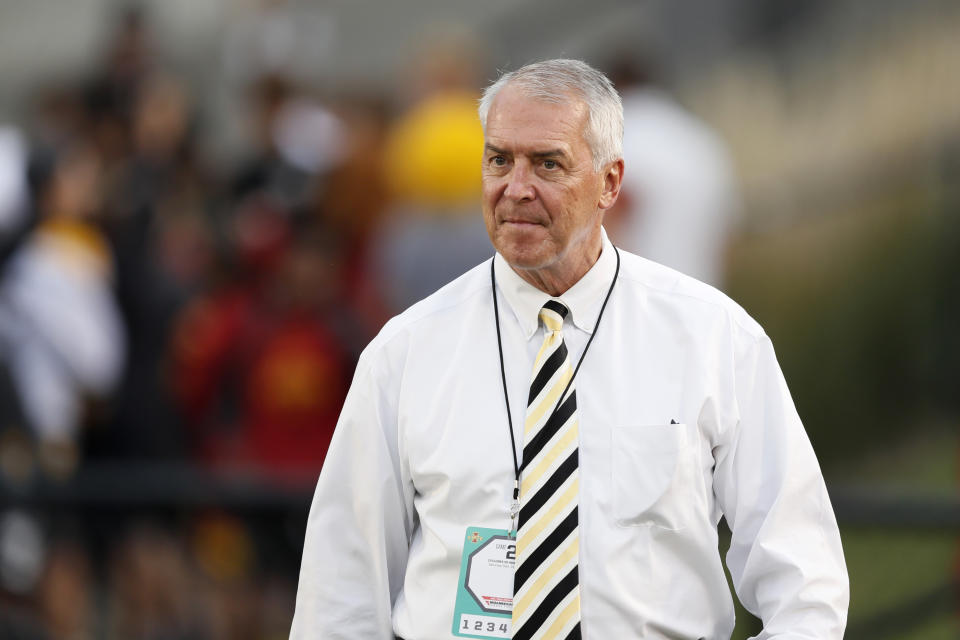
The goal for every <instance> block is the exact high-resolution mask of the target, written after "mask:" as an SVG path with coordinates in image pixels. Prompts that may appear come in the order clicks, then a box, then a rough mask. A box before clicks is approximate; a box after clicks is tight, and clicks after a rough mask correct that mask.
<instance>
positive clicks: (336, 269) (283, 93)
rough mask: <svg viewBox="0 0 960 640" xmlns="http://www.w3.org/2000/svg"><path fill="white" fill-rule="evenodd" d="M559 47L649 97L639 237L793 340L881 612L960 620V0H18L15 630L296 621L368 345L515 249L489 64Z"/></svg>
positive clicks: (237, 635)
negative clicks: (491, 185)
mask: <svg viewBox="0 0 960 640" xmlns="http://www.w3.org/2000/svg"><path fill="white" fill-rule="evenodd" d="M559 56H567V57H579V58H582V59H585V60H587V61H589V62H590V63H592V64H594V65H596V66H598V67H599V68H601V69H603V70H605V71H606V72H608V73H609V74H610V76H611V77H612V78H614V79H615V81H616V83H617V85H618V88H619V89H620V91H621V93H622V94H623V97H624V106H625V117H626V133H625V138H626V142H625V153H626V166H627V168H626V176H627V177H626V180H625V184H624V188H623V195H622V197H621V200H620V202H619V204H618V206H617V208H616V209H615V210H614V211H612V212H611V213H610V215H609V217H608V220H607V224H606V226H607V229H608V231H609V233H610V235H611V236H612V238H613V239H614V241H615V242H616V243H617V244H618V245H619V246H621V247H624V248H626V249H630V250H632V251H636V252H638V253H641V254H642V255H645V256H647V257H650V258H652V259H655V260H659V261H662V262H664V263H666V264H669V265H670V266H673V267H675V268H678V269H680V270H681V271H685V272H687V273H690V274H691V275H694V276H696V277H699V278H701V279H704V280H706V281H708V282H710V283H712V284H714V285H716V286H718V287H720V288H721V289H723V290H724V291H726V292H728V293H730V294H731V295H732V296H733V297H734V298H735V299H736V300H737V301H739V302H740V303H741V304H743V306H744V307H745V308H746V309H747V311H748V312H750V313H751V314H752V315H753V316H754V317H756V318H757V319H758V320H759V321H760V322H761V324H763V325H764V327H765V328H766V330H767V332H768V333H769V334H770V336H771V337H772V339H773V342H774V344H775V345H776V346H777V349H778V356H779V358H780V361H781V364H782V366H783V369H784V372H785V374H786V377H787V380H788V382H789V384H790V386H791V390H792V392H793V395H794V398H795V401H796V403H797V406H798V409H799V411H800V414H801V416H802V417H803V419H804V422H805V424H806V427H807V429H808V432H809V434H810V437H811V439H812V440H813V442H814V446H815V447H816V449H817V452H818V455H819V457H820V460H821V463H822V465H823V467H824V472H825V475H826V478H827V481H828V484H829V487H830V491H831V496H832V498H833V501H834V505H835V508H836V511H837V515H838V519H839V521H840V525H841V529H842V534H843V539H844V547H845V552H846V556H847V561H848V565H849V569H850V577H851V586H852V604H851V609H850V624H849V627H848V633H847V637H848V638H870V639H879V638H898V639H902V638H907V639H916V640H920V639H925V640H935V639H940V638H942V639H950V640H955V639H956V638H957V637H960V617H958V612H960V589H958V575H960V553H958V552H960V536H958V532H960V500H958V486H960V471H958V460H960V437H958V431H960V430H958V424H960V383H958V371H960V5H958V4H957V3H955V2H949V1H935V0H910V1H906V0H833V1H831V2H825V1H808V2H803V3H788V2H769V1H764V0H723V1H715V2H710V3H702V2H693V1H691V0H672V1H668V0H647V1H645V2H632V1H628V0H620V1H618V0H594V1H593V2H590V3H579V2H573V1H572V0H571V1H569V2H556V1H553V2H546V1H545V0H488V1H487V2H483V3H478V2H467V1H465V0H457V1H452V0H410V1H408V2H403V3H377V2H372V1H369V0H367V1H363V0H360V1H357V0H354V1H352V2H348V1H346V0H326V1H316V2H308V1H306V0H287V1H285V0H163V1H161V0H154V1H142V2H133V3H132V2H127V1H119V0H72V1H71V2H70V3H63V2H53V1H49V0H0V637H2V638H4V639H7V638H10V639H42V638H47V639H56V640H59V639H70V640H72V639H101V638H103V639H130V638H132V639H144V640H181V639H183V640H187V639H189V640H193V639H198V640H200V639H214V640H219V639H241V640H242V639H251V640H252V639H274V638H285V637H286V634H287V632H288V629H289V622H290V618H291V616H292V613H293V603H294V597H295V592H296V580H297V573H298V569H299V559H300V550H301V544H302V540H303V532H304V526H305V521H306V515H307V510H308V507H309V501H310V496H311V491H312V488H313V483H314V481H315V479H316V476H317V473H318V472H319V469H320V466H321V465H322V462H323V457H324V454H325V452H326V447H327V443H328V441H329V438H330V434H331V431H332V429H333V425H334V423H335V421H336V417H337V414H338V411H339V408H340V404H341V402H342V400H343V397H344V394H345V393H346V389H347V387H348V385H349V381H350V377H351V375H352V371H353V367H354V365H355V362H356V359H357V357H358V355H359V353H360V351H361V350H362V348H363V347H364V345H365V344H366V342H367V341H368V340H369V339H370V338H371V337H372V336H373V335H375V333H376V332H377V330H378V329H379V328H380V326H382V324H383V323H384V322H385V320H386V319H387V318H389V317H390V316H391V315H392V314H394V313H396V312H398V311H399V310H402V309H403V308H404V307H406V306H407V305H409V304H410V303H412V302H414V301H416V300H418V299H419V298H421V297H423V296H425V295H427V294H429V293H430V292H432V291H433V290H435V289H436V288H437V287H439V286H440V285H442V284H443V283H445V282H446V281H448V280H450V279H452V278H453V277H455V276H457V275H459V274H460V273H461V272H463V271H464V270H466V269H468V268H470V267H472V266H473V265H475V264H477V263H479V262H480V261H482V260H484V259H485V258H487V257H489V256H490V255H491V253H492V250H491V249H490V247H489V242H488V240H487V237H486V233H485V231H484V228H483V225H482V223H481V221H480V215H479V204H478V192H479V155H480V146H481V144H482V133H481V131H480V126H479V123H478V121H477V119H476V115H475V104H476V103H475V101H476V98H477V96H478V92H479V90H480V88H481V87H482V86H484V85H485V84H486V83H487V82H489V81H490V80H492V79H493V78H494V77H496V74H497V70H498V69H513V68H516V67H518V66H520V65H522V64H524V63H526V62H530V61H534V60H537V59H543V58H548V57H559ZM757 629H758V627H757V623H756V622H755V621H753V620H751V619H750V617H749V616H748V615H746V614H744V613H743V612H741V615H740V616H739V618H738V627H737V631H736V633H735V635H734V637H735V638H745V637H747V636H748V635H751V634H752V633H755V632H756V631H757Z"/></svg>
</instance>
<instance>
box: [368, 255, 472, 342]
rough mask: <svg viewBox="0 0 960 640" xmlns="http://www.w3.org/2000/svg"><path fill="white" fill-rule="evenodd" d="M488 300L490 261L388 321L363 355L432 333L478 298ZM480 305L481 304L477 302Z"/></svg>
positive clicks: (467, 311)
mask: <svg viewBox="0 0 960 640" xmlns="http://www.w3.org/2000/svg"><path fill="white" fill-rule="evenodd" d="M484 295H485V296H486V297H488V298H489V297H490V261H489V260H485V261H483V262H482V263H480V264H479V265H477V266H475V267H474V268H472V269H470V270H469V271H467V272H466V273H464V274H463V275H461V276H460V277H458V278H457V279H455V280H453V281H451V282H449V283H448V284H446V285H444V286H443V287H441V288H440V289H438V290H437V291H435V292H434V293H432V294H431V295H429V296H427V297H426V298H424V299H423V300H420V301H419V302H417V303H415V304H413V305H411V306H410V307H408V308H407V309H406V310H405V311H403V312H401V313H399V314H398V315H396V316H394V317H393V318H391V319H390V320H389V321H387V323H386V324H385V325H384V326H383V328H382V329H381V330H380V332H379V333H378V334H377V336H376V337H375V338H374V339H373V340H372V341H371V342H370V345H369V346H368V347H367V351H377V350H380V349H382V348H383V347H385V346H386V345H388V344H390V343H393V342H395V341H396V340H397V339H398V338H399V337H401V336H403V335H409V334H411V333H413V332H422V331H428V332H429V331H435V330H440V329H442V328H443V327H444V326H445V325H448V324H449V321H450V319H451V318H456V317H462V316H461V315H460V314H463V313H470V312H472V309H467V307H472V306H473V305H476V304H477V302H478V297H481V298H482V297H483V296H484ZM481 302H482V301H481Z"/></svg>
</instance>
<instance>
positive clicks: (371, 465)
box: [291, 60, 848, 640]
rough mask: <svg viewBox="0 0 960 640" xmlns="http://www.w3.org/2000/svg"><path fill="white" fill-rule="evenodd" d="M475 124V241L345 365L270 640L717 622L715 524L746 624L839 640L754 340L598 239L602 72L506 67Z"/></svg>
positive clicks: (801, 436) (838, 615) (833, 531)
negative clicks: (467, 257) (292, 585)
mask: <svg viewBox="0 0 960 640" xmlns="http://www.w3.org/2000/svg"><path fill="white" fill-rule="evenodd" d="M480 119H481V122H482V123H483V125H484V133H485V147H484V153H483V196H482V198H483V213H484V219H485V222H486V225H487V229H488V231H489V234H490V237H491V240H492V241H493V245H494V247H496V249H497V255H496V256H495V258H494V259H493V261H492V262H490V261H488V262H486V263H484V264H481V265H480V266H478V267H477V268H475V269H473V270H472V271H470V272H468V273H467V274H466V275H464V276H462V277H461V278H459V279H457V280H456V281H454V282H453V283H451V284H449V285H447V286H446V287H444V288H443V289H441V290H440V291H438V292H437V293H436V294H434V295H433V296H430V297H429V298H427V299H426V300H424V301H422V302H420V303H418V304H416V305H414V306H413V307H411V308H410V309H408V310H407V311H406V312H404V313H403V314H401V315H400V316H398V317H397V318H394V319H393V320H392V321H390V322H389V323H388V324H387V325H386V326H385V327H384V329H383V330H382V331H381V333H380V335H378V336H377V338H376V339H374V341H373V342H372V343H371V344H370V345H369V346H368V348H367V350H366V351H365V352H364V354H363V356H362V357H361V360H360V363H359V365H358V367H357V371H356V375H355V378H354V381H353V386H352V388H351V390H350V393H349V395H348V397H347V400H346V403H345V405H344V408H343V412H342V414H341V417H340V422H339V424H338V425H337V430H336V433H335V435H334V439H333V443H332V445H331V448H330V451H329V454H328V457H327V460H326V463H325V466H324V469H323V472H322V473H321V475H320V480H319V483H318V486H317V492H316V497H315V500H314V503H313V507H312V509H311V513H310V520H309V524H308V528H307V535H306V543H305V548H304V554H303V566H302V569H301V575H300V587H299V593H298V597H297V611H296V615H295V617H294V621H293V629H292V631H291V637H292V638H296V639H298V640H305V639H308V638H309V639H313V638H351V639H355V638H376V639H380V638H383V639H388V638H391V637H393V636H394V635H395V636H397V637H402V638H405V639H406V640H436V639H439V638H456V637H471V638H511V637H512V638H520V639H526V638H547V639H551V638H560V639H562V638H580V637H583V638H588V639H593V640H613V639H616V640H620V639H626V638H689V639H693V640H696V639H698V638H709V639H711V640H715V639H720V638H729V637H730V633H731V630H732V629H733V625H734V620H733V605H732V601H731V596H730V593H729V590H728V588H727V583H726V580H725V578H724V573H723V569H722V565H721V560H720V558H719V555H718V553H717V524H718V522H719V520H720V517H721V516H725V517H726V519H727V521H728V523H729V525H730V527H731V530H732V532H733V538H732V542H731V547H730V552H729V553H728V555H727V565H728V567H729V569H730V572H731V574H732V577H733V582H734V585H735V587H736V588H737V591H738V593H739V595H740V599H741V601H742V602H743V603H744V604H745V605H746V607H747V608H748V609H749V610H751V611H752V612H755V613H756V614H757V615H759V616H760V617H761V618H762V620H763V622H764V631H763V633H762V634H761V635H760V636H759V637H761V638H779V639H782V640H786V639H788V638H789V639H791V640H793V639H801V638H803V639H811V640H812V639H814V638H815V639H817V640H824V639H829V638H841V637H842V634H843V629H844V625H845V621H846V608H847V602H848V586H847V576H846V570H845V568H844V562H843V554H842V550H841V547H840V540H839V535H838V532H837V526H836V521H835V519H834V516H833V512H832V509H831V507H830V503H829V499H828V497H827V493H826V490H825V488H824V485H823V480H822V477H821V475H820V471H819V468H818V466H817V462H816V459H815V457H814V455H813V451H812V449H811V447H810V444H809V441H808V440H807V437H806V435H805V433H804V431H803V427H802V425H801V423H800V420H799V418H798V417H797V414H796V411H795V409H794V407H793V403H792V402H791V399H790V395H789V393H788V391H787V389H786V386H785V384H784V381H783V377H782V375H781V373H780V370H779V367H778V366H777V363H776V360H775V358H774V354H773V349H772V347H771V345H770V341H769V339H768V338H767V337H766V336H765V335H764V333H763V331H762V329H761V328H760V327H759V326H757V324H756V323H755V322H754V321H753V320H751V319H750V318H749V317H748V316H747V314H746V313H745V312H744V311H743V310H742V309H741V308H740V307H738V306H736V305H735V304H734V303H733V302H731V301H730V300H729V299H727V298H726V297H725V296H723V295H722V294H720V293H719V292H717V291H716V290H714V289H712V288H710V287H708V286H706V285H704V284H701V283H699V282H697V281H695V280H692V279H690V278H688V277H686V276H683V275H680V274H679V273H677V272H674V271H672V270H670V269H667V268H666V267H661V266H659V265H656V264H654V263H651V262H648V261H646V260H644V259H642V258H639V257H637V256H634V255H630V254H627V253H625V252H618V251H617V250H616V249H615V248H614V247H613V246H612V245H611V244H610V242H609V241H608V240H607V238H606V235H605V233H604V231H603V228H602V226H601V222H602V219H603V213H604V211H605V210H606V209H608V208H609V207H610V206H612V205H613V204H614V202H615V201H616V198H617V194H618V191H619V188H620V183H621V178H622V175H623V170H624V165H623V161H622V153H621V150H620V140H621V137H622V109H621V106H620V100H619V97H618V96H617V94H616V92H615V91H614V90H613V88H612V86H611V85H610V83H609V81H608V80H607V79H606V77H605V76H603V75H602V74H600V73H599V72H597V71H595V70H594V69H592V68H590V67H589V66H587V65H586V64H584V63H582V62H578V61H573V60H552V61H547V62H541V63H536V64H533V65H529V66H527V67H524V68H522V69H520V70H518V71H516V72H513V73H510V74H506V75H505V76H503V77H502V78H500V79H499V80H498V81H497V82H495V83H494V84H493V85H492V86H490V87H489V88H488V89H487V91H486V92H485V94H484V97H483V99H482V100H481V105H480ZM531 381H532V382H531ZM508 407H509V409H508ZM512 444H513V450H511V445H512Z"/></svg>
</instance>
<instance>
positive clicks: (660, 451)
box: [611, 424, 696, 531]
mask: <svg viewBox="0 0 960 640" xmlns="http://www.w3.org/2000/svg"><path fill="white" fill-rule="evenodd" d="M611 444H612V451H611V455H612V460H611V470H612V473H613V478H612V485H611V486H612V487H613V504H612V506H613V516H614V520H615V522H616V524H617V525H618V526H621V527H634V526H654V527H659V528H662V529H669V530H674V531H676V530H680V529H683V528H684V527H685V526H686V525H688V524H689V523H690V519H691V516H692V512H693V509H692V503H693V501H694V500H695V491H696V487H695V482H694V478H695V474H694V473H693V467H694V464H693V460H692V458H693V443H692V442H690V438H689V437H688V433H687V425H685V424H663V425H642V426H627V427H615V428H614V429H613V438H612V442H611Z"/></svg>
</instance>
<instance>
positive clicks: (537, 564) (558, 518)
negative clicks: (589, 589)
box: [513, 300, 580, 640]
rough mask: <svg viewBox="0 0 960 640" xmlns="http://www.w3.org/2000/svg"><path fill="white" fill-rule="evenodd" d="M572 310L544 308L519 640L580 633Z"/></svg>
mask: <svg viewBox="0 0 960 640" xmlns="http://www.w3.org/2000/svg"><path fill="white" fill-rule="evenodd" d="M566 315H567V308H566V307H564V306H563V305H562V304H560V303H559V302H557V301H555V300H549V301H547V303H546V304H545V305H543V309H541V310H540V320H541V321H542V322H543V324H544V326H545V327H546V330H547V333H546V337H545V338H544V341H543V346H542V347H540V352H539V353H538V354H537V359H536V361H535V363H534V366H533V382H532V383H531V384H530V395H529V398H528V400H527V418H526V421H525V423H524V427H523V431H524V435H523V464H522V465H521V467H520V469H521V478H520V504H521V508H520V519H519V526H518V531H517V560H516V569H515V572H514V597H513V639H514V640H528V639H533V638H537V639H545V640H554V639H557V640H562V639H569V638H580V581H579V572H578V560H577V555H578V552H579V548H580V543H579V532H578V527H577V495H578V493H579V489H580V474H579V471H578V466H579V463H578V454H577V427H578V423H577V396H576V391H575V390H574V386H573V385H572V384H571V385H570V388H569V389H568V390H567V391H566V393H565V394H564V389H566V388H567V384H568V383H569V382H570V380H571V378H572V376H573V368H572V367H571V366H570V358H569V357H568V354H567V346H566V344H564V342H563V333H561V329H562V328H563V319H564V317H566ZM561 394H564V395H563V398H562V399H561V397H560V395H561Z"/></svg>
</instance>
